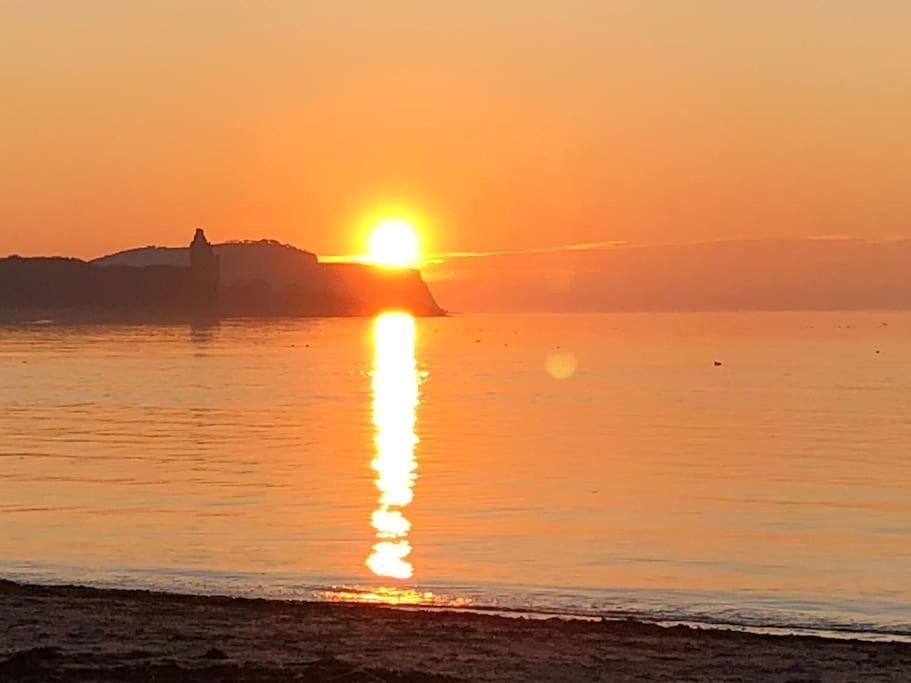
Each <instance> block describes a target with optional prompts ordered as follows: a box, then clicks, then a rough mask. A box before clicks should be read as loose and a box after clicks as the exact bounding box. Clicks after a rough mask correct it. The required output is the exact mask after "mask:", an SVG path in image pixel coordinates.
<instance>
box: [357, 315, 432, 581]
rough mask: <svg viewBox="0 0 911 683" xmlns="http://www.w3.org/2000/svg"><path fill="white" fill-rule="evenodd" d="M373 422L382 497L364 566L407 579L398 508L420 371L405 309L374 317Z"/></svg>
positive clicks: (407, 491) (405, 527)
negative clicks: (374, 538) (375, 541)
mask: <svg viewBox="0 0 911 683" xmlns="http://www.w3.org/2000/svg"><path fill="white" fill-rule="evenodd" d="M373 336H374V360H373V425H374V427H375V430H376V431H375V436H374V444H375V447H376V453H375V456H374V458H373V461H372V462H371V467H372V468H373V469H374V471H375V472H376V475H377V477H376V486H377V488H378V489H379V492H380V496H379V501H378V506H377V508H376V510H374V512H373V515H372V517H371V523H372V525H373V528H374V529H376V537H377V543H376V544H375V545H374V546H373V552H372V553H371V554H370V556H369V557H368V558H367V566H368V567H369V568H370V571H372V572H373V573H374V574H376V575H377V576H384V577H389V578H394V579H409V578H411V577H412V575H413V574H414V566H413V565H412V564H411V562H409V561H408V559H407V558H408V556H409V555H410V554H411V543H409V541H408V532H409V531H410V530H411V522H409V521H408V519H407V518H406V517H405V515H404V514H403V513H402V509H403V508H404V507H405V506H407V505H408V504H409V503H410V502H411V500H412V498H413V497H414V491H413V489H414V482H415V479H417V460H416V459H415V455H414V450H415V447H416V446H417V443H418V436H417V433H416V432H415V420H416V410H417V406H418V402H419V400H420V376H419V374H418V369H417V363H416V361H415V355H414V345H415V322H414V318H413V317H412V316H411V315H409V314H407V313H384V314H382V315H380V316H379V317H378V318H377V319H376V320H375V322H374V328H373Z"/></svg>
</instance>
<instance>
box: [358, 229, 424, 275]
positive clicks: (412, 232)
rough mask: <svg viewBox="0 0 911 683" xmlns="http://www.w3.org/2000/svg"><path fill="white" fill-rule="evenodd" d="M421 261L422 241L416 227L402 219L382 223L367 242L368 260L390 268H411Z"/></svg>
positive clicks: (371, 233)
mask: <svg viewBox="0 0 911 683" xmlns="http://www.w3.org/2000/svg"><path fill="white" fill-rule="evenodd" d="M419 259H420V240H419V239H418V231H417V230H416V229H415V227H414V225H412V224H411V223H409V222H408V221H406V220H404V219H402V218H387V219H386V220H383V221H380V222H379V223H378V224H377V225H376V227H374V228H373V230H372V231H371V232H370V238H369V239H368V241H367V260H368V261H369V262H370V263H374V264H376V265H378V266H386V267H388V268H409V267H413V266H416V265H417V264H418V260H419Z"/></svg>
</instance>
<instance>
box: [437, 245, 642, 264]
mask: <svg viewBox="0 0 911 683" xmlns="http://www.w3.org/2000/svg"><path fill="white" fill-rule="evenodd" d="M626 244H627V243H626V242H623V241H620V240H610V241H604V242H576V243H574V244H561V245H558V246H553V247H536V248H533V249H494V250H490V251H447V252H442V253H439V254H430V255H429V256H428V257H427V259H426V260H427V261H428V262H429V263H441V262H443V261H446V260H448V259H463V258H483V257H485V256H527V255H529V254H556V253H560V252H566V251H600V250H602V249H612V248H614V247H623V246H626Z"/></svg>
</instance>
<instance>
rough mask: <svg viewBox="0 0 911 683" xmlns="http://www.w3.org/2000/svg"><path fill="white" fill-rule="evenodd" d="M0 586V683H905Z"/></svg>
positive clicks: (687, 654)
mask: <svg viewBox="0 0 911 683" xmlns="http://www.w3.org/2000/svg"><path fill="white" fill-rule="evenodd" d="M480 612H481V611H479V610H451V609H425V608H420V607H407V608H399V607H390V606H382V605H366V604H356V603H332V602H303V601H285V600H274V599H261V598H233V597H219V596H198V595H186V594H177V593H159V592H152V591H145V590H125V589H98V588H88V587H81V586H72V585H33V584H22V583H15V582H12V581H6V580H2V579H0V679H2V680H4V681H6V680H11V681H44V680H85V679H89V678H90V679H92V680H148V679H159V680H175V679H177V680H190V681H215V680H257V681H279V680H294V679H295V678H298V679H303V680H314V681H322V680H327V681H328V680H342V679H343V680H346V681H440V682H442V681H475V680H476V681H499V680H505V681H521V680H539V681H577V680H594V681H597V680H610V681H624V680H635V679H637V678H638V679H640V680H641V678H642V677H647V678H649V679H664V680H680V679H687V678H689V679H697V680H743V679H747V680H752V679H762V680H771V681H786V680H795V679H801V680H804V679H806V678H811V679H814V680H815V679H818V678H836V679H838V678H843V679H858V678H864V679H865V680H882V681H898V680H908V679H909V678H911V644H909V643H902V642H875V641H868V640H851V639H837V638H825V637H820V636H812V635H763V634H757V633H747V632H743V631H739V630H729V629H720V628H693V627H691V626H686V625H677V626H664V625H657V624H650V623H644V622H639V621H634V620H631V619H627V620H606V619H598V620H583V619H568V618H566V617H546V616H543V615H540V616H535V617H534V618H529V616H522V615H510V616H508V617H507V616H500V615H496V614H487V613H480Z"/></svg>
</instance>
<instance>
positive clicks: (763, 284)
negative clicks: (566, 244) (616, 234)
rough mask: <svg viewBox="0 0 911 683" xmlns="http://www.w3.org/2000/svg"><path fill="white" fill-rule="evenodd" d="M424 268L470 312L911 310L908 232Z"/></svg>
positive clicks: (462, 261)
mask: <svg viewBox="0 0 911 683" xmlns="http://www.w3.org/2000/svg"><path fill="white" fill-rule="evenodd" d="M424 275H425V278H426V279H427V281H428V283H429V284H430V286H431V287H432V289H433V292H434V295H435V296H436V297H437V300H438V301H440V303H441V305H442V306H444V307H445V308H447V309H448V310H452V311H465V312H500V311H504V312H505V311H515V312H524V311H527V312H541V311H548V312H560V311H565V312H573V311H578V312H596V311H605V312H611V311H642V312H649V311H656V312H657V311H732V310H743V311H749V310H755V311H763V310H768V311H773V310H778V311H787V310H880V309H884V310H885V309H889V310H905V309H911V240H909V239H898V240H893V241H866V240H860V239H842V238H832V239H795V240H787V239H784V240H774V239H770V240H739V241H719V242H704V243H694V244H671V245H662V246H623V245H619V246H606V247H603V248H593V249H578V250H576V249H572V250H557V249H555V250H553V251H549V252H548V251H543V250H542V251H541V252H535V253H525V254H522V253H519V254H508V255H483V256H477V257H461V258H454V259H450V260H444V261H443V262H442V263H435V264H431V265H429V266H428V267H426V268H425V269H424Z"/></svg>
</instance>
